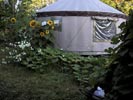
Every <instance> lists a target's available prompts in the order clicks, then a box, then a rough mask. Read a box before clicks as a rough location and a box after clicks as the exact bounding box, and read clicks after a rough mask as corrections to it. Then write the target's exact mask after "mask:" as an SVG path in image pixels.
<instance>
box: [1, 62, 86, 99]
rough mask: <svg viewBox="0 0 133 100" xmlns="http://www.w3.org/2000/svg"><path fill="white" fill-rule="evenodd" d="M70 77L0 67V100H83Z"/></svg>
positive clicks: (15, 67) (52, 71)
mask: <svg viewBox="0 0 133 100" xmlns="http://www.w3.org/2000/svg"><path fill="white" fill-rule="evenodd" d="M79 88H80V87H79V86H78V85H77V84H76V83H75V82H74V81H73V78H72V76H71V75H68V74H64V73H60V72H58V71H56V70H49V71H48V72H46V73H44V74H40V73H35V72H33V71H30V70H28V69H26V68H24V67H20V66H17V65H11V64H10V65H0V100H84V97H83V95H82V94H81V93H80V92H79Z"/></svg>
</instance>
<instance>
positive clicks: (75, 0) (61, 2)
mask: <svg viewBox="0 0 133 100" xmlns="http://www.w3.org/2000/svg"><path fill="white" fill-rule="evenodd" d="M37 15H38V17H39V16H111V17H120V18H125V17H126V16H125V15H124V14H123V13H122V12H120V11H118V10H116V9H114V8H113V7H110V6H109V5H107V4H105V3H103V2H101V1H100V0H58V1H57V2H55V3H53V4H51V5H49V6H47V7H44V8H42V9H39V10H38V11H37Z"/></svg>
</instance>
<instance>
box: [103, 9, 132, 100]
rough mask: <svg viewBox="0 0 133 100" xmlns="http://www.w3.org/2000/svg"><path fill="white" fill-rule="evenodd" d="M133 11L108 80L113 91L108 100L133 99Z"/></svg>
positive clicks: (125, 27)
mask: <svg viewBox="0 0 133 100" xmlns="http://www.w3.org/2000/svg"><path fill="white" fill-rule="evenodd" d="M132 22H133V11H130V14H129V19H128V21H127V22H126V23H125V24H124V25H123V27H124V28H123V29H122V31H123V33H125V34H124V35H123V36H122V43H121V45H120V46H119V47H118V48H119V49H118V50H117V53H115V57H114V59H113V62H112V63H111V65H110V70H109V71H108V73H107V76H106V78H105V82H107V81H108V80H107V78H108V77H110V81H108V82H110V83H111V89H110V92H109V93H108V95H107V98H106V99H107V100H126V99H129V98H131V97H132V95H133V91H132V87H133V86H132V85H133V82H132V80H133V73H132V72H133V62H132V61H133V49H132V47H133V23H132Z"/></svg>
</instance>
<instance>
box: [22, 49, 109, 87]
mask: <svg viewBox="0 0 133 100" xmlns="http://www.w3.org/2000/svg"><path fill="white" fill-rule="evenodd" d="M27 51H28V52H26V54H25V56H23V58H22V62H21V64H22V65H25V66H27V67H28V68H30V69H32V70H35V71H38V72H41V73H44V72H46V71H47V69H50V68H51V69H57V70H59V71H61V72H64V73H71V74H73V75H74V77H75V79H76V80H77V81H78V82H80V84H84V85H85V84H87V85H88V84H89V85H91V86H93V85H94V84H95V83H96V80H98V79H99V80H100V78H102V77H103V75H104V74H105V73H106V66H105V64H107V58H101V57H99V58H97V57H82V56H79V55H77V54H73V53H66V52H63V51H60V50H58V49H53V48H49V47H47V48H46V49H40V48H38V49H36V50H29V49H28V50H27Z"/></svg>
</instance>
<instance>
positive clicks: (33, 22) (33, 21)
mask: <svg viewBox="0 0 133 100" xmlns="http://www.w3.org/2000/svg"><path fill="white" fill-rule="evenodd" d="M29 25H30V27H32V28H34V27H36V25H37V22H36V21H35V20H31V21H30V23H29Z"/></svg>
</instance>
